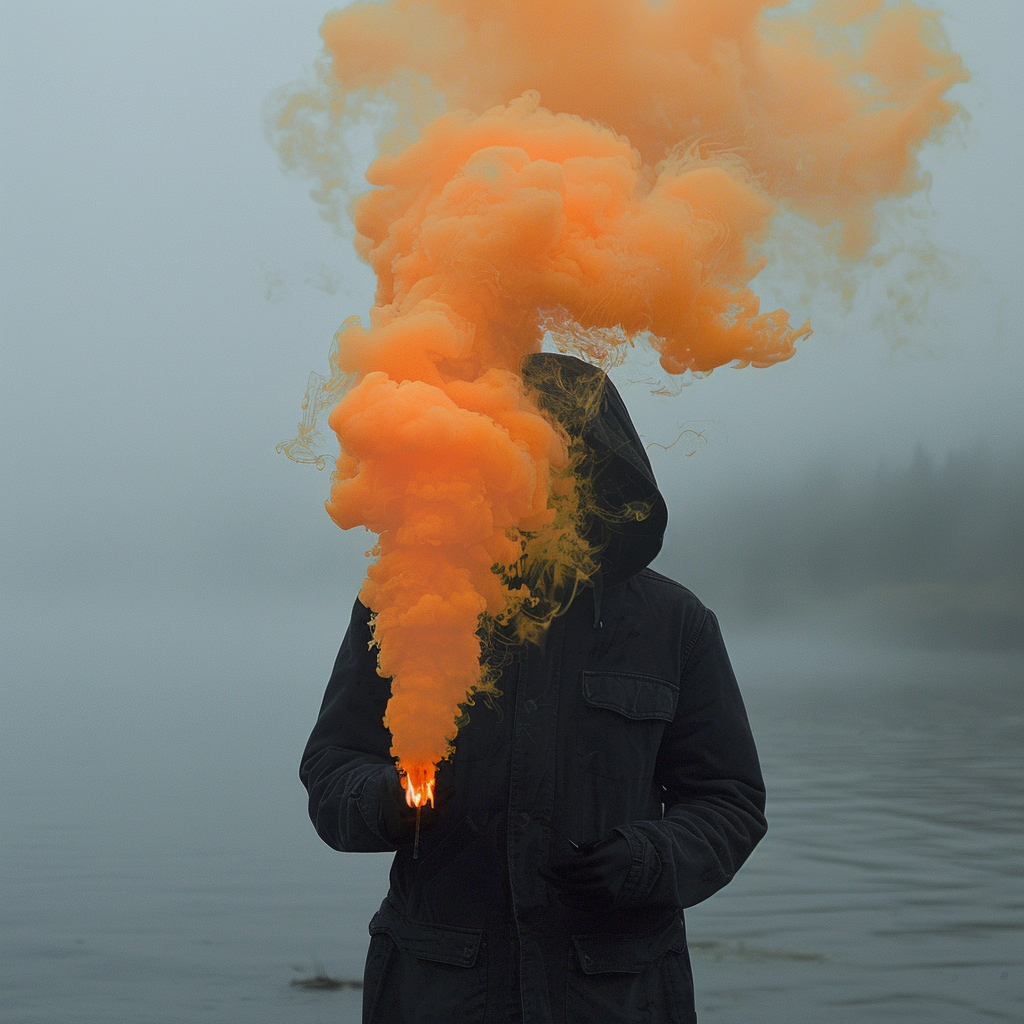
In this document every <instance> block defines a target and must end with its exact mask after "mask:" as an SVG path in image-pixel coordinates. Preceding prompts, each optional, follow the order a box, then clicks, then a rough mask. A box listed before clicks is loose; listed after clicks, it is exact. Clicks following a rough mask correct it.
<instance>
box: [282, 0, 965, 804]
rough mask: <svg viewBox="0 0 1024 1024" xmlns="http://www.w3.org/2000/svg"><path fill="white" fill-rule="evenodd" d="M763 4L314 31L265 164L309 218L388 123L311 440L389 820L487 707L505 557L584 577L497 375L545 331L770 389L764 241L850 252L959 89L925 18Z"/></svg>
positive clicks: (361, 24)
mask: <svg viewBox="0 0 1024 1024" xmlns="http://www.w3.org/2000/svg"><path fill="white" fill-rule="evenodd" d="M785 7H786V5H785V4H784V3H782V2H780V0H663V2H660V3H653V2H651V0H515V2H512V0H384V2H381V3H376V2H373V3H370V2H357V3H353V4H350V5H349V6H347V7H346V8H344V9H343V10H340V11H336V12H334V13H332V14H330V15H328V16H327V18H326V20H325V22H324V25H323V29H322V34H323V37H324V41H325V43H326V47H327V51H328V54H329V56H330V58H331V61H332V67H333V74H330V75H328V76H327V77H326V78H325V80H324V88H325V89H326V95H323V96H319V97H317V96H312V95H309V94H303V93H295V94H293V95H290V96H288V97H286V100H287V102H286V103H285V104H284V105H283V106H282V108H281V112H280V121H279V122H278V124H277V125H276V129H275V130H276V131H277V132H278V133H279V134H278V143H279V148H280V150H281V152H282V155H283V156H284V157H285V159H286V160H287V161H289V162H291V163H300V162H302V161H303V160H306V161H307V163H308V165H309V166H310V167H312V168H314V169H315V172H316V173H318V174H321V175H322V188H321V189H320V190H319V192H318V193H316V194H317V195H318V196H319V198H320V199H321V200H322V201H324V202H325V203H328V204H330V203H333V202H335V200H334V199H332V194H333V193H334V192H335V191H336V190H337V189H338V188H339V187H340V186H339V180H340V175H339V174H338V173H337V171H336V170H335V168H336V164H334V163H332V162H331V160H329V159H325V152H324V147H325V146H327V147H328V148H329V146H330V145H333V144H340V143H339V140H341V139H342V138H343V136H344V128H345V127H346V126H347V125H351V124H352V123H354V122H355V121H357V120H358V119H359V117H361V116H363V115H364V114H366V112H367V111H371V112H372V111H374V110H376V111H380V110H382V109H386V108H387V106H388V103H389V102H390V103H391V104H392V109H397V119H396V125H397V127H396V129H395V131H394V132H392V134H391V135H390V137H388V138H386V139H384V140H383V143H382V148H383V150H384V153H383V155H381V156H380V157H379V158H378V159H377V160H376V161H375V162H374V163H373V165H372V166H371V167H370V169H369V172H368V174H367V179H368V181H369V182H370V184H371V185H372V186H373V189H372V191H370V192H369V193H368V194H367V195H365V196H364V197H363V198H362V199H360V200H359V202H358V203H357V204H356V206H355V207H354V220H355V227H356V239H355V244H356V248H357V250H358V252H359V253H360V255H361V256H362V257H363V258H364V259H365V260H366V261H367V262H368V263H369V264H370V265H371V267H372V268H373V269H374V271H375V272H376V275H377V294H376V302H375V304H374V306H373V308H372V310H371V311H370V317H369V324H368V326H367V327H363V326H362V325H360V324H358V323H353V324H350V325H349V326H347V327H346V328H345V329H343V330H342V331H341V332H339V335H338V339H337V340H338V352H337V356H336V361H337V368H338V370H339V372H340V374H341V375H343V377H344V379H345V380H346V381H350V382H351V384H352V386H351V388H350V390H348V392H347V393H346V394H345V396H344V397H343V398H342V399H341V401H340V402H339V403H338V404H337V405H336V406H335V408H334V409H333V411H332V413H331V415H330V426H331V428H332V429H333V430H334V431H335V432H336V434H337V436H338V439H339V442H340V445H341V453H340V455H339V456H338V458H337V461H336V472H335V474H334V477H333V480H332V486H331V494H330V499H329V501H328V502H327V510H328V512H329V513H330V515H331V517H332V518H333V519H334V521H335V522H336V523H337V524H338V525H339V526H340V527H342V528H343V529H349V528H352V527H355V526H365V527H368V528H369V529H370V530H372V531H373V532H375V533H377V534H378V536H379V541H378V544H377V546H376V548H375V552H374V553H375V554H376V555H377V561H376V563H375V564H373V565H371V566H370V568H369V570H368V572H367V579H366V580H365V582H364V585H363V588H362V591H361V598H362V600H363V602H364V603H365V604H366V605H367V606H368V607H369V608H370V609H371V610H372V612H373V620H372V628H373V636H374V640H375V642H376V644H377V646H378V651H379V665H378V670H379V672H380V674H381V675H382V676H389V677H391V679H392V695H391V699H390V702H389V704H388V709H387V719H386V721H387V724H388V726H389V728H390V730H391V733H392V739H393V747H392V750H393V752H394V753H395V754H396V756H397V757H398V758H399V763H400V767H402V768H403V769H404V770H405V772H406V779H407V782H406V797H407V799H408V800H409V802H410V804H411V805H413V806H421V805H422V803H423V802H425V801H426V800H428V799H432V789H431V786H432V780H433V770H434V769H433V766H434V765H435V764H437V763H438V762H439V761H440V760H441V759H442V758H443V757H444V756H445V755H446V753H447V751H448V750H449V749H450V744H451V742H452V741H453V739H454V737H455V734H456V724H455V720H456V714H457V709H458V705H459V704H460V702H465V701H466V700H467V695H472V693H473V692H474V690H477V689H479V688H481V687H486V686H487V681H486V680H485V679H484V678H482V675H481V667H480V657H481V639H480V634H479V632H478V630H479V629H480V628H481V625H482V624H484V625H486V623H487V622H488V621H493V620H496V619H499V618H500V619H506V620H507V619H508V618H510V617H511V616H513V615H515V613H516V612H517V611H519V610H521V609H523V608H531V607H532V604H531V603H533V602H536V601H537V600H538V599H539V598H540V597H541V596H542V595H539V594H531V593H530V591H529V589H528V588H526V587H523V586H521V585H518V584H517V585H516V586H515V587H512V586H511V584H510V583H509V580H510V579H511V578H512V576H514V575H516V573H515V572H514V571H513V570H514V568H515V567H516V566H517V564H518V563H519V561H520V560H521V559H522V558H523V557H524V553H526V554H528V553H529V552H530V551H532V550H544V551H546V552H548V553H549V554H548V556H549V557H551V558H552V559H554V560H556V561H557V560H558V559H562V560H563V561H564V562H567V563H571V564H569V566H568V570H567V571H569V572H570V574H571V573H573V572H574V573H576V575H577V577H579V578H582V579H585V578H586V577H587V575H588V573H589V572H590V571H592V569H593V563H592V562H591V563H589V567H588V563H587V562H586V559H585V558H584V557H582V556H581V555H580V545H579V538H578V534H576V533H574V529H575V524H576V523H578V522H579V518H578V516H577V517H576V519H575V520H574V519H573V516H572V515H568V518H566V515H563V514H562V512H560V511H559V510H560V509H563V511H564V508H563V505H565V503H566V502H568V503H569V504H570V505H571V499H572V496H571V494H570V495H567V492H566V483H565V475H566V473H567V471H568V470H570V469H571V466H570V462H569V455H568V451H567V448H566V440H565V436H564V434H563V433H562V432H561V431H560V429H559V428H558V427H557V426H556V425H553V424H552V423H551V422H550V421H549V420H548V419H547V418H545V417H544V416H542V415H541V414H540V413H539V411H538V409H537V407H536V405H535V404H534V402H533V400H532V399H531V397H530V396H529V394H528V393H527V392H526V390H525V388H524V386H523V383H522V380H521V378H520V376H519V367H520V365H521V360H522V358H523V356H524V355H526V354H528V353H531V352H536V351H538V350H539V349H540V346H541V342H542V340H543V336H544V331H545V325H549V324H550V323H551V318H552V316H553V315H554V316H555V318H556V319H560V320H561V321H562V322H564V323H565V324H566V325H567V330H566V332H565V337H577V338H578V337H583V338H586V336H587V334H588V332H591V333H594V334H595V335H596V336H599V337H600V339H601V341H600V343H597V342H595V343H594V344H593V345H588V344H586V343H584V344H583V345H582V348H579V349H578V350H580V351H582V352H584V353H585V354H586V355H587V356H588V358H591V359H597V360H599V359H601V358H602V354H604V357H605V358H606V360H607V361H608V362H613V361H614V359H615V352H614V350H615V348H616V346H622V345H631V344H633V343H635V342H636V341H643V340H646V341H649V342H650V344H651V345H652V346H653V347H654V349H655V350H656V351H657V352H658V354H659V356H660V360H661V364H662V367H663V368H664V370H666V371H667V372H668V373H671V374H679V373H683V372H685V371H687V370H689V371H694V372H697V373H708V372H710V371H712V370H713V369H715V368H716V367H719V366H724V365H727V364H730V363H731V364H733V365H735V366H748V365H753V366H759V367H766V366H770V365H772V364H774V363H777V362H779V361H781V360H785V359H788V358H789V357H790V356H792V355H793V354H794V351H795V345H796V343H797V342H798V341H799V340H801V339H802V338H805V337H806V336H807V335H808V334H809V333H810V328H809V326H807V325H804V326H803V327H799V328H797V327H793V326H792V325H791V324H790V318H789V314H788V313H786V312H785V311H784V310H775V311H767V312H766V311H762V310H761V308H760V300H759V298H758V296H757V294H756V293H755V291H754V290H753V282H754V279H755V278H756V277H757V275H758V273H759V272H760V270H761V269H762V267H763V266H764V264H765V256H764V254H763V252H762V251H761V248H762V243H763V242H764V241H765V239H766V238H767V237H768V235H769V232H770V229H771V226H772V220H773V218H774V217H775V216H776V215H777V214H778V213H779V212H780V211H782V210H788V211H791V212H793V213H795V214H798V215H801V216H803V217H804V218H806V219H808V220H810V221H812V222H814V223H816V224H818V225H821V226H829V227H830V228H834V229H835V230H834V232H833V233H834V235H835V246H836V249H837V251H838V252H840V253H841V254H843V255H845V256H846V257H850V258H852V257H857V256H861V255H863V254H864V253H865V252H866V251H867V249H868V248H869V247H870V245H871V243H872V240H873V238H874V224H875V207H876V204H877V203H878V201H879V200H880V199H881V198H884V197H889V196H902V195H907V194H909V193H910V192H913V191H914V190H915V189H918V188H920V187H921V186H922V184H923V183H924V181H925V176H924V175H923V174H922V172H921V169H920V166H919V164H918V159H917V154H918V150H919V149H920V147H921V144H922V143H923V142H924V141H925V140H927V139H928V138H929V137H931V136H932V135H933V134H934V133H935V132H936V131H937V130H938V129H939V128H941V127H942V126H943V125H945V124H946V123H947V122H949V120H950V119H951V118H952V117H953V116H954V115H955V113H956V112H957V107H956V105H955V104H953V103H951V102H950V101H948V100H947V99H946V98H945V94H946V92H947V91H948V89H949V88H950V86H952V85H953V84H955V83H956V82H959V81H964V80H965V78H966V73H965V71H964V69H963V67H962V64H961V62H960V59H959V57H957V55H956V54H954V53H952V52H951V51H950V50H949V47H948V45H947V44H946V41H945V39H944V37H943V35H942V32H941V29H940V28H939V27H938V25H937V21H936V16H935V15H934V14H933V13H931V12H928V11H925V10H922V9H921V8H919V7H917V6H916V5H915V4H914V3H910V2H900V3H898V4H896V5H894V6H890V5H888V4H886V3H885V2H884V0H819V2H818V3H815V4H813V5H811V7H810V9H809V10H808V9H806V7H801V10H800V11H795V12H787V11H786V10H785V9H784V8H785ZM779 8H783V10H778V9H779ZM542 100H543V103H544V104H545V105H542ZM445 105H447V107H448V108H449V111H448V112H447V113H443V114H441V116H439V117H436V118H434V119H433V120H432V119H431V118H432V117H433V114H434V113H436V111H437V109H438V107H439V106H442V107H443V106H445ZM322 117H327V118H328V119H330V118H335V119H336V121H337V124H334V125H331V126H329V128H328V130H327V131H326V132H325V131H323V130H322V125H321V127H319V128H318V127H317V125H320V122H319V121H317V120H316V119H317V118H322ZM304 118H306V120H303V119H304ZM303 146H306V147H307V150H306V156H305V157H303V156H302V153H303ZM309 147H311V148H309ZM332 380H333V377H332ZM307 426H308V425H307ZM560 502H562V503H563V504H562V505H560V504H559V503H560ZM565 507H568V506H565ZM578 511H579V510H577V512H578ZM583 511H585V510H583ZM573 536H576V543H575V546H574V544H573V543H572V542H571V538H572V537H573ZM537 538H541V540H540V541H538V540H537ZM566 538H570V542H566ZM531 545H533V546H532V547H531ZM552 553H553V554H552ZM574 559H575V560H576V561H575V562H574V561H573V560H574Z"/></svg>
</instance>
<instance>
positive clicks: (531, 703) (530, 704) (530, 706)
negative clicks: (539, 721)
mask: <svg viewBox="0 0 1024 1024" xmlns="http://www.w3.org/2000/svg"><path fill="white" fill-rule="evenodd" d="M523 707H524V708H526V710H527V711H531V712H532V711H536V710H537V702H536V701H535V700H528V701H526V702H525V703H524V704H523Z"/></svg>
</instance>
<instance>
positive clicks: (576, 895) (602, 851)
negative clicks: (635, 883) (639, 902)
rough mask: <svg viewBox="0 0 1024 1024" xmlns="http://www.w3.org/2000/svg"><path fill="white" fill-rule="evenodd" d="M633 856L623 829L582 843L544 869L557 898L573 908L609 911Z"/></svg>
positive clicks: (543, 873) (627, 872)
mask: <svg viewBox="0 0 1024 1024" xmlns="http://www.w3.org/2000/svg"><path fill="white" fill-rule="evenodd" d="M632 862H633V857H632V854H631V853H630V850H629V843H628V842H626V838H625V836H623V835H622V833H620V832H612V833H611V835H608V836H606V837H605V838H604V839H602V840H601V841H600V842H597V843H588V844H587V845H586V846H581V847H580V848H579V849H578V850H576V851H575V852H574V853H573V854H571V855H570V856H568V857H562V858H560V859H558V860H555V861H552V862H551V863H550V864H549V865H548V866H547V867H546V868H541V869H540V873H541V875H542V876H543V877H544V878H545V879H547V881H548V882H550V883H551V885H553V886H554V887H555V889H556V890H557V893H558V899H559V900H560V901H561V902H562V903H563V904H565V906H567V907H569V908H571V909H572V910H586V911H599V910H609V909H610V908H611V906H612V904H613V903H614V902H615V899H616V897H617V896H618V895H619V893H620V892H621V890H622V886H623V883H624V882H625V881H626V878H627V876H628V875H629V869H630V867H631V866H632Z"/></svg>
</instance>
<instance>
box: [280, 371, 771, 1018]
mask: <svg viewBox="0 0 1024 1024" xmlns="http://www.w3.org/2000/svg"><path fill="white" fill-rule="evenodd" d="M532 359H533V360H543V361H550V360H556V361H561V366H562V367H563V368H564V369H565V370H566V371H567V372H569V373H581V374H588V373H594V372H597V371H594V370H593V369H592V368H590V367H589V366H587V364H585V363H582V362H580V361H579V360H574V359H571V358H570V357H565V356H537V357H532ZM535 365H536V364H535ZM548 365H550V364H548ZM528 371H529V365H528V366H527V367H524V376H525V377H527V379H529V374H528ZM542 404H543V402H542ZM584 437H585V440H586V441H587V443H588V445H590V447H591V448H592V449H593V450H594V451H595V452H596V453H597V456H598V462H599V463H600V465H601V466H603V469H601V471H600V472H599V473H598V477H597V478H598V479H599V480H608V481H612V480H614V481H616V484H615V485H614V486H615V487H622V486H623V483H622V482H623V481H626V484H625V491H624V492H623V493H618V494H616V495H614V502H613V503H617V502H621V501H623V500H625V499H628V498H632V497H634V495H633V493H632V492H633V491H634V490H636V491H637V493H636V494H635V497H636V498H637V499H639V500H642V501H644V502H645V503H646V505H647V507H648V508H649V510H650V514H649V515H648V516H647V518H646V519H644V520H643V521H642V522H636V521H634V522H631V523H627V524H621V525H615V526H614V527H613V529H612V533H613V536H611V537H610V538H609V537H606V538H605V540H606V541H607V543H606V547H605V554H604V556H603V558H602V573H601V576H602V579H601V580H600V581H596V584H595V587H594V589H593V591H592V592H590V595H589V598H590V599H588V594H587V593H586V592H585V593H584V594H582V595H580V596H578V597H577V598H576V600H575V601H574V602H573V603H572V605H571V606H570V608H569V610H568V612H567V613H566V614H565V615H563V616H561V617H559V618H557V619H555V620H554V622H553V623H552V625H551V627H550V628H549V630H548V632H547V635H546V638H545V641H544V643H543V646H542V647H535V646H530V647H524V648H521V649H519V650H517V651H516V652H515V656H514V658H513V659H512V661H511V662H510V664H509V665H508V667H507V668H506V669H505V671H504V673H503V675H502V677H501V679H500V680H499V683H498V687H499V689H500V690H501V691H502V696H501V697H498V698H497V699H495V700H493V701H491V702H484V701H482V700H481V701H478V702H477V703H476V704H475V705H474V706H473V707H472V708H471V711H470V718H469V723H468V725H465V726H464V727H463V728H461V729H460V730H459V733H458V737H457V740H456V744H455V753H454V755H453V756H452V758H451V759H450V760H448V761H444V762H442V763H441V766H440V768H439V770H438V788H439V789H440V788H442V787H443V788H445V789H447V790H449V791H450V792H451V794H452V796H451V802H450V804H449V806H448V807H447V809H446V811H445V813H444V815H443V816H442V817H440V818H439V820H438V822H437V823H436V825H435V826H434V827H433V828H432V829H430V830H429V831H425V832H424V833H423V836H422V840H421V844H420V849H419V856H418V858H417V859H414V858H413V855H412V850H411V848H409V847H402V848H401V849H399V850H398V852H397V853H396V855H395V859H394V863H393V865H392V869H391V888H390V891H389V892H388V895H387V897H386V898H385V900H384V902H383V903H382V905H381V908H380V910H379V912H378V913H377V914H376V915H375V916H374V918H373V920H372V921H371V923H370V934H371V940H370V950H369V954H368V957H367V963H366V975H365V983H364V990H363V999H364V1002H363V1020H364V1024H371V1022H372V1024H414V1022H416V1024H420V1022H422V1024H499V1022H500V1024H506V1022H509V1021H515V1022H519V1021H522V1022H524V1024H547V1022H559V1024H616V1022H622V1024H627V1022H628V1024H637V1022H650V1024H661V1022H690V1021H694V1020H695V1015H694V1005H693V984H692V979H691V976H690V964H689V957H688V955H687V951H686V934H685V929H684V925H683V910H684V908H686V907H689V906H693V905H694V904H696V903H699V902H701V901H702V900H704V899H707V898H708V897H709V896H711V895H712V894H713V893H715V892H717V891H718V890H719V889H720V888H721V887H722V886H723V885H725V884H726V883H727V882H729V880H730V879H731V878H732V877H733V875H734V874H735V873H736V871H737V870H738V869H739V867H740V865H742V863H743V862H744V860H746V858H747V856H748V855H749V854H750V852H751V850H752V849H753V848H754V846H755V845H756V844H757V843H758V841H759V840H760V839H761V837H762V836H763V835H764V833H765V830H766V824H765V819H764V784H763V781H762V778H761V772H760V768H759V766H758V760H757V753H756V750H755V747H754V742H753V739H752V737H751V733H750V728H749V725H748V722H747V716H746V713H745V711H744V708H743V702H742V700H741V698H740V694H739V690H738V688H737V685H736V680H735V677H734V675H733V672H732V668H731V667H730V664H729V659H728V656H727V654H726V651H725V647H724V645H723V642H722V637H721V634H720V632H719V628H718V622H717V620H716V619H715V617H714V615H713V614H712V613H711V612H710V611H708V609H707V608H705V607H704V606H703V605H702V604H701V603H700V601H698V600H697V598H696V597H694V595H693V594H691V593H690V591H688V590H686V589H685V588H684V587H682V586H680V585H679V584H678V583H675V582H673V581H672V580H670V579H667V578H666V577H664V576H661V575H659V574H658V573H656V572H654V571H652V570H651V569H649V568H647V564H648V562H649V561H650V560H651V559H653V558H654V556H655V555H656V554H657V553H658V550H659V549H660V546H661V537H662V533H663V531H664V528H665V524H666V521H667V513H666V512H665V504H664V501H663V499H662V497H661V495H660V493H659V492H658V490H657V485H656V484H655V481H654V476H653V473H652V471H651V467H650V463H649V461H648V459H647V456H646V453H645V451H644V448H643V445H642V444H641V442H640V439H639V437H638V436H637V434H636V431H635V429H634V428H633V425H632V423H631V422H630V420H629V416H628V414H627V412H626V409H625V405H624V404H623V402H622V399H621V398H620V397H619V395H618V393H617V392H616V391H615V389H614V387H613V386H612V385H611V382H610V381H609V382H607V384H606V385H605V387H604V394H603V397H602V399H601V406H600V411H599V413H598V416H597V417H595V418H594V419H592V420H590V421H589V424H588V425H587V426H585V427H584ZM626 492H628V493H626ZM389 696H390V686H389V682H388V680H385V679H381V678H380V677H379V676H378V675H377V674H376V663H375V655H374V652H373V651H372V650H371V649H370V628H369V611H368V610H367V609H366V608H365V607H364V606H363V605H362V604H360V603H359V602H356V605H355V608H354V609H353V612H352V620H351V623H350V625H349V628H348V632H347V634H346V636H345V639H344V642H343V643H342V646H341V650H340V652H339V654H338V658H337V661H336V663H335V666H334V672H333V674H332V676H331V680H330V683H329V684H328V687H327V693H326V695H325V697H324V701H323V705H322V707H321V710H320V716H319V718H318V720H317V723H316V726H315V728H314V729H313V733H312V735H311V736H310V739H309V743H308V745H307V747H306V750H305V753H304V755H303V758H302V766H301V769H300V776H301V778H302V781H303V783H304V784H305V786H306V788H307V789H308V791H309V800H310V802H309V810H310V817H311V818H312V820H313V823H314V825H315V826H316V830H317V832H318V833H319V835H320V837H321V838H322V839H323V840H324V842H325V843H327V844H328V845H330V846H332V847H333V848H335V849H337V850H343V851H384V850H389V849H394V846H393V845H390V844H389V842H388V841H387V840H386V839H385V837H384V836H383V834H382V833H381V831H380V827H379V824H378V820H379V815H378V810H379V808H378V799H379V798H378V794H379V785H378V783H379V780H380V778H381V773H382V772H384V771H385V770H389V769H390V768H391V766H392V764H393V760H392V758H391V756H390V746H391V737H390V734H389V732H388V731H387V729H386V728H385V727H384V724H383V716H384V712H385V708H386V705H387V701H388V697H389ZM613 830H615V831H617V832H618V833H620V834H621V835H622V836H624V837H625V839H626V840H627V841H628V843H629V848H630V852H631V854H632V864H631V869H630V871H629V874H628V877H627V878H626V881H625V883H624V884H623V886H622V888H621V890H620V891H619V893H618V896H617V897H616V899H615V902H614V904H613V905H612V907H611V908H610V909H608V910H604V911H601V912H585V911H578V910H572V909H569V908H567V907H565V906H563V905H562V903H561V902H560V901H559V900H557V899H556V898H555V894H554V890H553V889H552V887H551V886H550V885H549V884H548V882H546V881H545V879H544V878H543V877H542V876H541V874H540V870H541V868H543V867H545V866H546V865H547V864H548V863H549V861H550V860H551V858H552V857H554V856H556V855H557V854H558V853H563V854H564V846H565V845H566V844H565V840H564V838H562V837H563V836H566V837H568V838H569V839H571V840H573V841H574V842H576V843H581V844H582V843H586V842H591V841H595V840H598V839H601V838H603V837H605V836H607V835H608V834H609V833H611V832H612V831H613Z"/></svg>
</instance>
